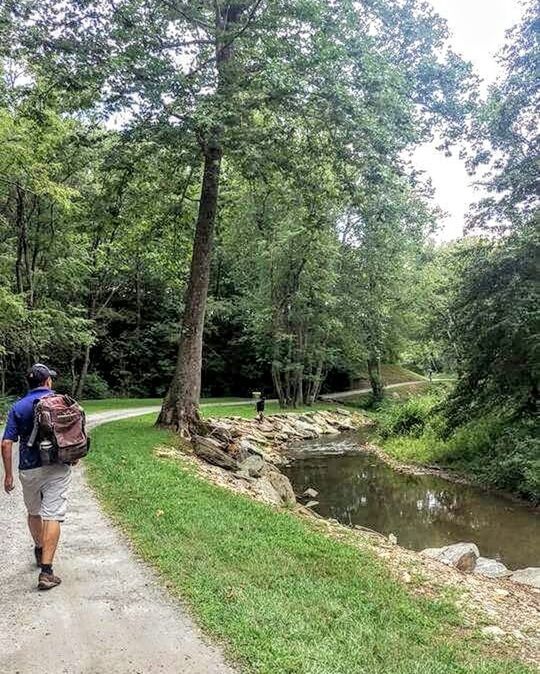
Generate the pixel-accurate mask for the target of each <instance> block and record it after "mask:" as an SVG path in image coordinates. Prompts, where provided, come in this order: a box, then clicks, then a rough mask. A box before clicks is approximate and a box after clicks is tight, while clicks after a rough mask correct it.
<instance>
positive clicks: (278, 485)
mask: <svg viewBox="0 0 540 674" xmlns="http://www.w3.org/2000/svg"><path fill="white" fill-rule="evenodd" d="M265 468H267V469H266V470H265V471H264V475H265V477H266V478H267V479H268V480H269V481H270V484H271V485H272V487H273V488H274V489H275V490H276V492H277V493H278V494H279V498H280V502H281V503H283V504H285V505H293V504H294V503H296V497H295V495H294V491H293V488H292V485H291V483H290V481H289V478H288V477H287V476H286V475H283V473H280V472H279V470H277V468H273V467H272V468H273V469H272V468H270V467H269V466H265Z"/></svg>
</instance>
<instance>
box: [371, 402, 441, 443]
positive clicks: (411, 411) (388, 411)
mask: <svg viewBox="0 0 540 674" xmlns="http://www.w3.org/2000/svg"><path fill="white" fill-rule="evenodd" d="M439 405H440V397H439V396H438V395H436V394H435V393H428V394H426V395H421V396H415V397H412V398H409V399H408V400H407V401H405V402H404V403H396V402H384V403H383V404H382V405H381V406H380V408H379V410H378V413H377V418H378V421H379V432H380V434H381V436H382V437H383V438H389V437H392V436H396V435H408V436H411V437H414V438H418V437H420V436H421V435H422V433H423V432H424V430H425V429H426V426H427V424H428V423H429V422H431V421H434V419H433V418H434V417H435V415H436V413H437V410H438V408H439Z"/></svg>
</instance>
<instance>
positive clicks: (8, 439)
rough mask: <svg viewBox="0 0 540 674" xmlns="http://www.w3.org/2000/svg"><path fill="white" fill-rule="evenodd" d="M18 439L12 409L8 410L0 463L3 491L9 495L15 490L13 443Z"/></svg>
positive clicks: (15, 420)
mask: <svg viewBox="0 0 540 674" xmlns="http://www.w3.org/2000/svg"><path fill="white" fill-rule="evenodd" d="M18 439H19V428H18V425H17V419H16V417H15V411H14V410H13V407H12V408H11V409H10V410H9V414H8V418H7V421H6V428H5V430H4V437H3V438H2V461H3V463H4V490H5V491H6V492H7V493H8V494H9V492H10V491H13V489H14V488H15V480H14V479H13V451H12V450H13V443H14V442H17V440H18Z"/></svg>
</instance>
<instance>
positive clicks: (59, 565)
mask: <svg viewBox="0 0 540 674" xmlns="http://www.w3.org/2000/svg"><path fill="white" fill-rule="evenodd" d="M157 409H158V408H156V407H149V408H139V409H136V410H135V409H134V410H126V411H115V412H103V413H98V414H93V415H90V416H89V425H91V426H96V425H98V424H101V423H104V422H106V421H112V420H114V419H121V418H125V417H128V416H138V415H141V414H145V413H148V412H154V411H156V410H157ZM73 477H74V479H73V487H72V491H71V499H70V506H69V511H68V518H67V520H66V522H65V525H64V526H63V531H62V538H61V542H60V547H59V551H58V554H57V558H56V563H55V569H56V570H57V571H58V573H59V574H60V575H61V576H62V579H63V583H62V585H61V586H60V587H58V588H55V589H53V590H50V591H49V592H38V591H37V590H36V583H37V569H36V568H35V566H34V565H33V550H32V545H31V543H30V538H29V534H28V533H27V530H26V525H25V522H24V519H25V510H24V505H23V502H22V496H21V489H20V485H19V483H18V481H17V488H16V490H15V491H14V492H13V493H12V495H11V496H7V495H6V494H5V493H4V492H3V491H2V493H1V494H0V531H1V532H2V538H3V540H2V544H1V545H0V568H1V569H2V590H1V594H0V597H1V598H0V673H1V674H36V672H37V673H39V674H154V673H155V672H159V673H160V674H233V670H232V669H230V668H229V667H228V666H227V665H226V664H225V662H224V659H223V656H222V654H221V653H220V651H219V650H218V649H217V648H215V647H213V646H211V645H209V644H208V642H207V641H206V640H205V638H204V637H203V635H202V634H201V632H200V630H199V629H198V628H197V627H196V626H195V625H194V623H193V621H192V620H191V618H190V617H189V615H188V614H187V612H186V609H185V608H184V607H183V606H182V605H181V604H180V603H179V602H176V601H174V600H172V599H171V598H170V597H169V596H168V595H167V593H166V592H165V591H164V590H163V589H162V587H161V585H160V583H159V581H158V579H157V578H156V576H155V574H154V573H153V572H152V571H151V570H149V569H148V568H147V567H146V566H145V565H144V564H143V563H142V562H141V561H140V560H139V559H137V558H136V557H135V556H134V554H133V552H132V551H131V549H130V547H129V545H128V544H127V542H126V540H125V539H124V538H123V537H122V536H121V535H120V533H119V532H118V530H117V529H116V528H115V527H113V526H112V525H111V524H110V523H109V521H108V520H107V518H106V517H105V516H104V515H103V513H102V512H101V509H100V507H99V505H98V503H97V501H96V499H95V497H94V495H93V494H92V492H91V490H90V489H89V487H88V486H87V485H86V482H85V480H84V476H83V471H82V470H81V469H80V468H76V469H74V473H73Z"/></svg>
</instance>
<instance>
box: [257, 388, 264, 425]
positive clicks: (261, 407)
mask: <svg viewBox="0 0 540 674" xmlns="http://www.w3.org/2000/svg"><path fill="white" fill-rule="evenodd" d="M265 402H266V398H265V397H264V394H263V393H261V394H260V396H259V400H257V404H256V408H257V419H258V420H259V421H263V420H264V404H265Z"/></svg>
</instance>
